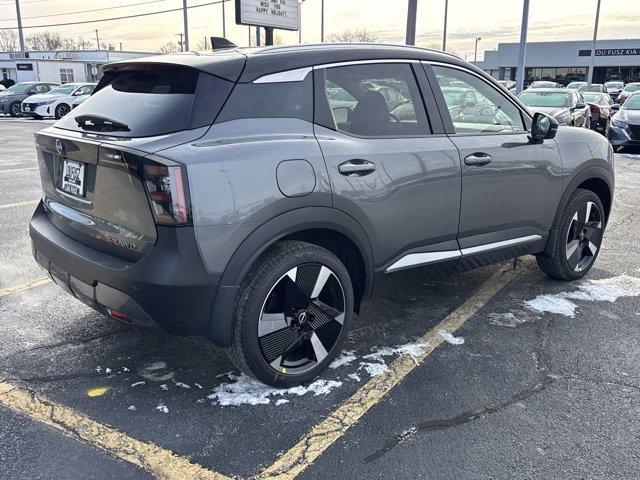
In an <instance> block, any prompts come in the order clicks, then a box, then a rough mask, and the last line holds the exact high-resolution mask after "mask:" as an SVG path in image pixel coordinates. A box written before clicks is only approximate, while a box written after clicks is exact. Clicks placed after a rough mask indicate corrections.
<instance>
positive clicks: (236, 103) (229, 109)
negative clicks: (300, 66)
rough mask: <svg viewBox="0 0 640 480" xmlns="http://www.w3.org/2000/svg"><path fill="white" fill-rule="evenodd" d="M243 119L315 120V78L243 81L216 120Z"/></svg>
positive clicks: (308, 76)
mask: <svg viewBox="0 0 640 480" xmlns="http://www.w3.org/2000/svg"><path fill="white" fill-rule="evenodd" d="M242 118H299V119H301V120H307V121H309V122H311V121H312V118H313V77H312V76H311V75H307V76H306V77H305V79H304V80H303V81H301V82H281V83H239V84H237V85H236V86H235V88H234V89H233V92H232V93H231V96H230V97H229V100H228V101H227V103H226V104H225V106H224V108H223V109H222V112H220V116H219V117H218V119H217V120H216V123H221V122H228V121H230V120H238V119H242Z"/></svg>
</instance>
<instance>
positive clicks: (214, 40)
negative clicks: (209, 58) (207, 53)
mask: <svg viewBox="0 0 640 480" xmlns="http://www.w3.org/2000/svg"><path fill="white" fill-rule="evenodd" d="M237 47H238V46H237V45H236V44H235V43H233V42H231V41H230V40H227V39H226V38H224V37H211V50H222V49H224V48H237Z"/></svg>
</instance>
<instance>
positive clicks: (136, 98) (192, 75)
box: [56, 66, 233, 137]
mask: <svg viewBox="0 0 640 480" xmlns="http://www.w3.org/2000/svg"><path fill="white" fill-rule="evenodd" d="M232 86H233V83H232V82H228V81H226V80H223V79H221V78H218V77H215V76H213V75H208V74H206V73H201V72H199V71H198V70H195V69H192V68H183V67H156V66H153V67H148V68H144V69H139V70H125V71H119V72H107V73H106V74H105V76H104V77H103V79H102V80H101V81H100V83H99V84H98V86H97V87H96V89H95V91H94V93H93V95H91V97H89V98H88V99H87V100H86V101H85V102H83V103H82V104H80V105H79V106H78V107H77V108H75V109H74V110H73V112H71V113H70V114H69V115H67V116H65V117H63V118H62V120H60V121H59V122H58V123H57V124H56V126H57V127H60V128H64V129H68V130H75V131H92V132H95V133H99V132H100V131H101V123H100V122H101V119H108V120H109V121H110V122H111V123H112V124H115V125H117V127H116V129H115V130H110V131H109V133H110V135H113V136H123V137H149V136H154V135H163V134H166V133H171V132H177V131H180V130H189V129H193V128H198V127H202V126H205V125H210V124H211V123H212V122H213V120H214V119H215V116H216V114H217V113H218V111H219V110H220V108H221V107H222V104H223V103H224V100H225V99H226V97H227V96H228V94H229V92H230V90H231V87H232ZM78 117H81V118H83V119H84V120H85V121H84V122H82V121H80V125H79V119H78ZM94 119H95V120H94Z"/></svg>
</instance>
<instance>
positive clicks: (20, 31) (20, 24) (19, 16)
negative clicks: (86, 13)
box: [16, 0, 100, 58]
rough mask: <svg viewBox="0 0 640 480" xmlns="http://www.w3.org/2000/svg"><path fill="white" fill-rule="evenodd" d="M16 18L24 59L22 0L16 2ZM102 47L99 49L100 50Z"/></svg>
mask: <svg viewBox="0 0 640 480" xmlns="http://www.w3.org/2000/svg"><path fill="white" fill-rule="evenodd" d="M16 17H18V38H20V53H22V57H23V58H24V52H25V50H24V33H23V32H22V15H21V14H20V0H16ZM99 48H100V47H98V49H99Z"/></svg>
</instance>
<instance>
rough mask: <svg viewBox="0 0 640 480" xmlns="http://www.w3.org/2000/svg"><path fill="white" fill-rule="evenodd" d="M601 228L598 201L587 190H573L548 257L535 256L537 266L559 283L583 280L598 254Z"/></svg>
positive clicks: (602, 231) (602, 211)
mask: <svg viewBox="0 0 640 480" xmlns="http://www.w3.org/2000/svg"><path fill="white" fill-rule="evenodd" d="M604 227H605V217H604V208H603V207H602V202H601V201H600V198H599V197H598V196H597V195H596V194H595V193H593V192H592V191H590V190H582V189H578V190H576V191H575V192H573V194H572V195H571V198H569V201H568V202H567V206H566V207H565V209H564V212H562V216H561V217H560V221H559V222H558V233H557V235H556V237H555V240H554V244H553V246H552V251H551V255H550V256H549V255H545V254H539V255H537V256H536V259H537V261H538V266H539V267H540V269H541V270H542V271H543V272H544V273H546V274H547V275H549V276H550V277H552V278H557V279H560V280H577V279H578V278H581V277H583V276H584V275H586V274H587V272H588V271H589V270H591V267H592V266H593V263H594V262H595V260H596V258H597V256H598V253H599V252H600V245H601V244H602V237H603V234H604Z"/></svg>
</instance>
